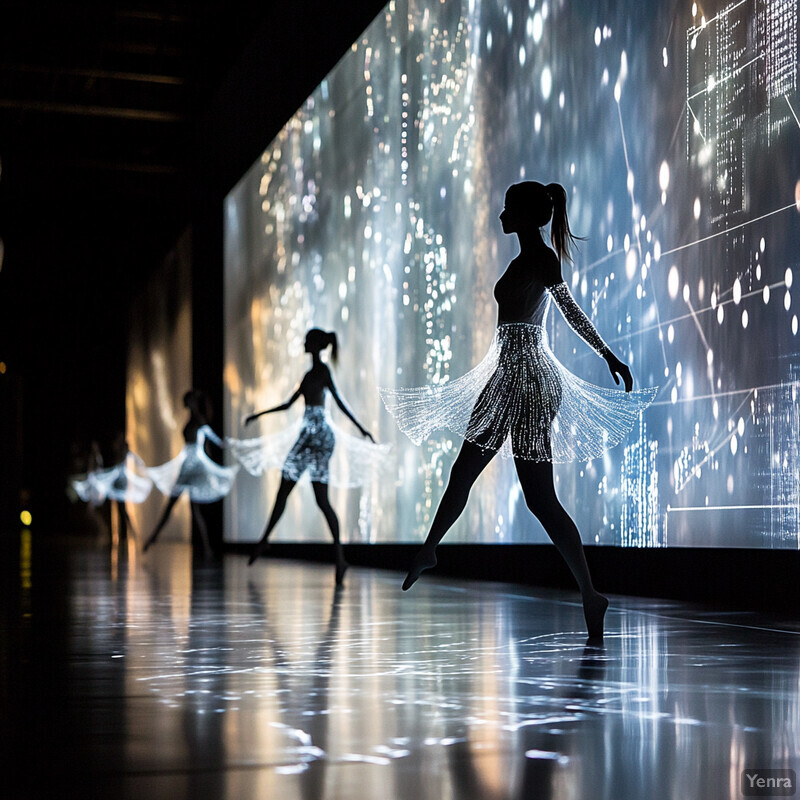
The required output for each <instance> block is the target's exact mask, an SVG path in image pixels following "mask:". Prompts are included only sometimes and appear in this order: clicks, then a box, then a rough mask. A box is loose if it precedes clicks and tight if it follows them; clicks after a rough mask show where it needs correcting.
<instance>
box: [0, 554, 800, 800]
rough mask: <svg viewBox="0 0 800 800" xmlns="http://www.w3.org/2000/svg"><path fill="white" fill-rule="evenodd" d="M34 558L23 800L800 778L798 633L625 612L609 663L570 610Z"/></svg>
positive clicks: (11, 650) (364, 586)
mask: <svg viewBox="0 0 800 800" xmlns="http://www.w3.org/2000/svg"><path fill="white" fill-rule="evenodd" d="M22 552H23V556H22V559H21V563H20V566H21V574H22V579H21V582H20V583H19V592H20V595H19V597H18V598H17V597H16V595H15V596H14V597H12V598H11V600H13V601H14V602H12V603H11V605H10V606H8V607H9V608H11V609H12V611H11V613H8V614H7V615H6V617H7V619H6V621H5V624H4V630H5V636H4V645H3V647H4V650H5V653H4V657H3V672H4V677H5V678H6V679H7V681H8V685H9V686H10V687H11V689H10V691H8V690H7V691H6V692H5V696H4V701H5V705H6V710H7V712H8V713H7V715H6V719H5V721H6V723H7V724H6V728H12V730H11V731H8V730H7V731H6V732H7V733H11V735H12V737H13V738H14V739H15V740H16V742H15V743H16V744H17V745H18V746H19V752H18V759H17V761H16V763H15V764H14V765H13V766H12V772H13V769H14V768H16V771H17V773H18V774H17V779H18V780H20V781H21V785H20V787H19V788H17V789H14V790H13V791H10V793H9V792H8V791H7V790H8V787H9V786H11V784H10V783H9V784H7V786H6V787H5V788H4V791H3V796H4V797H20V798H28V797H48V798H62V797H82V798H88V797H113V798H147V800H158V799H159V798H170V800H175V799H176V798H187V800H188V799H189V798H191V799H192V800H199V799H202V798H237V799H238V798H280V800H295V798H297V800H312V799H313V800H323V799H324V800H334V798H340V799H341V800H354V799H355V798H367V799H368V800H369V799H371V798H381V799H383V798H386V799H387V800H404V799H405V798H408V799H409V800H443V798H454V799H455V800H469V799H470V798H476V799H478V798H479V799H480V800H493V799H495V798H497V799H498V800H499V799H500V798H580V799H583V798H591V799H592V800H593V799H594V798H598V799H601V798H608V799H609V800H625V799H626V798H636V800H642V799H644V798H648V799H650V798H655V799H657V798H676V799H680V800H685V799H686V798H703V800H714V799H715V798H739V797H742V796H743V795H742V793H741V773H742V771H743V770H745V769H754V768H755V769H760V770H764V769H777V768H792V769H794V770H795V771H797V772H800V627H799V626H798V625H797V624H792V623H786V622H780V621H778V620H776V619H770V618H765V617H761V616H756V615H748V614H739V613H721V612H719V611H708V610H705V611H704V610H702V609H699V608H693V607H691V606H688V605H686V604H680V603H674V602H662V601H653V600H644V599H636V598H626V597H614V598H612V607H611V609H610V610H609V614H608V617H607V637H606V641H605V646H604V648H602V649H597V648H590V647H587V646H586V645H585V639H586V636H585V632H584V628H583V619H582V612H581V608H580V605H579V603H578V602H577V600H578V598H577V595H573V594H569V593H560V592H552V591H544V590H542V591H538V590H534V589H530V588H528V587H518V586H514V585H509V584H497V583H475V582H462V581H458V580H453V579H444V578H436V577H435V576H430V573H426V575H425V576H423V578H422V579H421V580H420V581H419V583H418V584H417V585H416V586H415V587H414V588H413V589H412V590H411V591H410V592H407V593H404V592H401V591H400V582H401V580H402V574H401V573H400V572H390V571H380V570H367V569H363V568H351V570H350V571H349V572H348V573H347V577H346V581H345V586H344V588H343V589H341V590H338V591H337V590H336V588H335V586H334V574H333V568H332V567H328V566H327V565H321V564H308V563H300V562H293V561H279V560H272V561H270V560H268V559H266V558H265V559H262V560H261V561H259V562H257V563H256V564H255V565H254V566H253V567H250V568H248V567H247V564H246V557H245V556H240V555H226V556H225V557H224V559H223V560H222V562H219V563H215V564H212V565H202V564H193V563H192V557H191V553H190V550H189V548H188V546H183V545H174V544H169V543H164V544H161V543H160V544H159V545H158V546H157V547H155V548H153V549H152V550H151V551H148V553H147V554H146V556H142V555H141V554H140V553H139V552H138V551H137V550H136V548H135V547H134V546H133V545H132V544H131V545H130V547H129V546H128V545H127V544H126V543H124V542H123V544H122V545H121V546H120V547H119V548H117V549H115V550H112V549H110V548H109V547H107V546H102V545H93V546H91V547H89V546H71V547H68V548H67V547H60V548H55V549H54V550H53V551H52V552H49V551H48V549H47V548H45V547H44V546H42V548H41V554H39V551H38V550H36V551H35V552H37V557H36V558H34V559H33V561H32V564H31V563H29V562H28V561H27V560H26V557H25V555H24V553H25V544H24V542H23V550H22ZM26 568H29V571H28V573H26V572H25V570H26ZM9 591H11V590H9ZM13 591H16V590H13ZM7 599H8V597H7ZM5 775H6V778H8V775H9V773H8V771H6V773H5ZM0 788H2V787H0Z"/></svg>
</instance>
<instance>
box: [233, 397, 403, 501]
mask: <svg viewBox="0 0 800 800" xmlns="http://www.w3.org/2000/svg"><path fill="white" fill-rule="evenodd" d="M227 444H228V446H229V447H230V448H231V452H232V453H233V455H234V457H235V458H236V459H237V460H238V461H239V463H240V464H241V465H242V466H243V467H244V468H245V469H246V470H247V471H248V472H249V473H250V474H251V475H261V474H263V473H264V472H265V471H266V470H267V469H270V468H275V469H280V470H281V472H282V474H283V476H284V477H285V478H288V479H289V480H292V481H299V480H300V478H301V477H302V476H303V475H304V474H306V473H307V474H308V477H309V478H310V480H312V481H317V482H319V483H327V484H329V485H331V486H336V487H344V488H354V487H356V486H366V485H368V484H369V483H371V482H372V481H373V480H374V479H376V478H380V477H381V475H382V474H383V473H384V471H385V470H386V469H387V467H388V463H389V458H388V456H389V452H390V450H391V445H385V444H375V443H374V442H371V441H370V440H369V439H364V438H359V437H356V436H351V435H350V434H349V433H346V432H345V431H344V430H342V428H340V427H339V426H338V425H336V424H335V423H334V422H333V421H332V420H331V418H330V415H329V414H328V412H327V411H326V410H325V409H324V408H323V407H322V406H306V409H305V412H304V414H303V418H302V419H301V420H298V421H297V422H295V423H293V424H292V425H289V426H288V427H287V428H285V429H284V430H282V431H279V432H278V433H273V434H267V435H266V436H259V437H257V438H254V439H233V438H228V439H227Z"/></svg>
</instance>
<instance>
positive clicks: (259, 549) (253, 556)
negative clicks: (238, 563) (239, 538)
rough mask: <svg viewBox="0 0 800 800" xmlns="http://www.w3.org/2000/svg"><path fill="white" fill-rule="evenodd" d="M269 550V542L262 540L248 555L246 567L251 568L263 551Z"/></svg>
mask: <svg viewBox="0 0 800 800" xmlns="http://www.w3.org/2000/svg"><path fill="white" fill-rule="evenodd" d="M265 550H269V540H268V539H262V540H261V541H260V542H259V543H258V544H257V545H256V546H255V547H254V548H253V552H252V553H250V558H249V559H248V560H247V566H248V567H250V566H252V565H253V564H254V563H255V562H256V561H258V558H259V556H260V555H261V554H262V553H263V552H264V551H265Z"/></svg>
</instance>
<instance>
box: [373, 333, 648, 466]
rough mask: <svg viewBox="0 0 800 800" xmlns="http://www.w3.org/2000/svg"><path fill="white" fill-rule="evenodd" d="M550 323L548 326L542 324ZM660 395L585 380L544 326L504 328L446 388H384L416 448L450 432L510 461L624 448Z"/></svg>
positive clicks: (580, 457) (561, 459)
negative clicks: (561, 356)
mask: <svg viewBox="0 0 800 800" xmlns="http://www.w3.org/2000/svg"><path fill="white" fill-rule="evenodd" d="M543 321H544V320H543ZM656 392H657V389H655V388H648V389H640V390H638V391H632V392H624V391H622V390H620V389H605V388H603V387H600V386H595V385H594V384H591V383H588V382H587V381H584V380H581V379H580V378H578V377H577V376H576V375H574V374H573V373H571V372H570V371H569V370H568V369H566V368H565V367H564V366H563V364H561V363H560V362H559V361H558V359H557V358H556V357H555V355H554V354H553V352H552V350H551V349H550V347H549V344H548V338H547V331H546V329H545V327H544V325H539V324H532V323H528V322H512V323H504V324H501V325H498V327H497V330H496V332H495V335H494V338H493V340H492V344H491V346H490V348H489V351H488V353H487V354H486V356H485V357H484V359H483V360H482V361H481V362H480V363H479V364H478V365H477V366H476V367H474V368H473V369H472V370H470V371H469V372H467V373H466V374H465V375H462V376H461V377H459V378H456V379H455V380H452V381H450V382H448V383H445V384H442V385H441V386H424V387H420V388H407V389H386V388H382V389H380V394H381V398H382V399H383V402H384V405H385V406H386V408H387V410H388V411H389V413H390V414H392V416H393V417H394V418H395V421H396V422H397V425H398V427H399V428H400V430H401V431H403V433H405V434H406V435H407V436H408V438H409V439H411V441H412V442H414V444H417V445H418V444H420V443H421V442H422V441H423V440H424V439H426V438H427V437H428V436H429V435H430V434H431V433H432V432H433V431H435V430H449V431H451V432H452V433H454V434H456V435H458V436H460V437H462V438H463V439H466V440H467V441H470V442H473V443H475V444H477V445H478V446H480V447H482V448H485V449H490V450H495V451H499V452H500V454H501V456H503V457H504V458H512V457H516V458H523V459H527V460H530V461H551V462H553V463H566V462H569V461H587V460H590V459H593V458H597V457H598V456H600V455H602V454H603V453H604V452H605V451H606V450H608V449H609V448H611V447H614V446H615V445H616V444H618V443H619V442H620V441H621V440H622V439H623V438H624V437H625V436H626V434H627V433H628V432H629V431H630V430H631V428H632V427H633V425H634V423H635V422H636V420H637V418H638V416H639V414H640V413H641V412H642V411H643V410H644V409H645V408H646V407H647V406H648V405H649V404H650V403H652V401H653V399H654V397H655V395H656Z"/></svg>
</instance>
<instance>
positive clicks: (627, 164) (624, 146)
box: [614, 96, 642, 261]
mask: <svg viewBox="0 0 800 800" xmlns="http://www.w3.org/2000/svg"><path fill="white" fill-rule="evenodd" d="M614 99H615V101H616V103H617V116H618V117H619V132H620V134H621V135H622V152H623V154H624V155H625V167H626V168H627V170H628V175H629V176H630V175H633V170H632V169H631V162H630V160H629V159H628V143H627V140H626V139H625V125H624V124H623V122H622V108H621V107H620V101H619V99H618V98H617V97H616V96H615V98H614ZM627 188H628V194H629V195H630V196H631V210H633V209H635V208H636V198H635V197H634V195H633V186H628V187H627ZM634 223H636V220H634ZM633 232H634V234H635V236H636V249H637V250H638V251H639V261H641V260H642V241H641V239H640V238H639V225H638V224H634V226H633Z"/></svg>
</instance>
